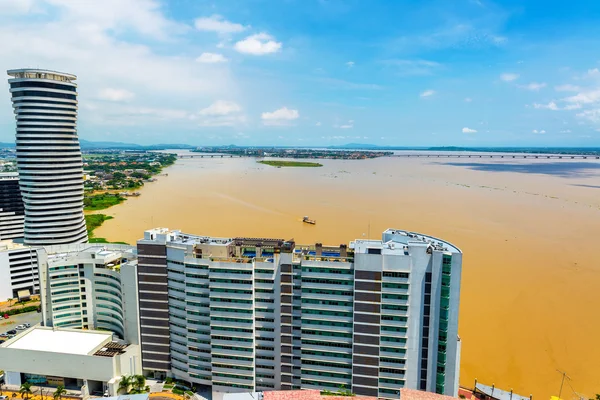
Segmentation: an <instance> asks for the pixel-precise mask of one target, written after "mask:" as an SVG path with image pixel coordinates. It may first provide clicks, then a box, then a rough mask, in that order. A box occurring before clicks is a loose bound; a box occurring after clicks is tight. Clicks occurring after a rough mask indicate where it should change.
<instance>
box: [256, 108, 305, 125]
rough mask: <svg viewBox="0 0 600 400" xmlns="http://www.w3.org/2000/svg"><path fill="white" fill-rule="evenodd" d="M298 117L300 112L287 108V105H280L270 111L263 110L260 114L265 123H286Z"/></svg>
mask: <svg viewBox="0 0 600 400" xmlns="http://www.w3.org/2000/svg"><path fill="white" fill-rule="evenodd" d="M299 117H300V113H299V112H298V110H293V109H289V108H287V107H282V108H280V109H278V110H275V111H272V112H269V111H265V112H264V113H262V114H261V116H260V118H261V119H262V121H263V124H265V125H287V124H289V123H290V122H291V121H293V120H295V119H298V118H299Z"/></svg>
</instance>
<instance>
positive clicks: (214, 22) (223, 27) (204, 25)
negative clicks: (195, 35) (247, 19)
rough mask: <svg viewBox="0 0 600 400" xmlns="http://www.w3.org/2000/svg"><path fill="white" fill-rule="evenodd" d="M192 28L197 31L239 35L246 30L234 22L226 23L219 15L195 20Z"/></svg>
mask: <svg viewBox="0 0 600 400" xmlns="http://www.w3.org/2000/svg"><path fill="white" fill-rule="evenodd" d="M194 26H195V27H196V29H198V30H199V31H205V32H217V33H220V34H227V33H239V32H243V31H244V30H246V27H245V26H243V25H241V24H237V23H234V22H230V21H227V20H226V19H224V18H223V17H222V16H220V15H212V16H210V17H201V18H197V19H196V20H195V21H194Z"/></svg>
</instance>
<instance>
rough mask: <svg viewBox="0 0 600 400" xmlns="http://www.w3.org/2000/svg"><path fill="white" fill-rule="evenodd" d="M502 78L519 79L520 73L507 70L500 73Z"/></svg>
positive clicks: (504, 79)
mask: <svg viewBox="0 0 600 400" xmlns="http://www.w3.org/2000/svg"><path fill="white" fill-rule="evenodd" d="M500 79H502V80H503V81H504V82H512V81H516V80H517V79H519V74H514V73H510V72H506V73H504V74H501V75H500Z"/></svg>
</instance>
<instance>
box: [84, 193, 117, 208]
mask: <svg viewBox="0 0 600 400" xmlns="http://www.w3.org/2000/svg"><path fill="white" fill-rule="evenodd" d="M125 200H126V199H125V197H123V196H119V195H118V194H111V193H100V194H95V195H92V196H87V197H85V198H84V199H83V207H84V210H85V211H97V210H104V209H105V208H108V207H112V206H115V205H117V204H121V203H122V202H124V201H125Z"/></svg>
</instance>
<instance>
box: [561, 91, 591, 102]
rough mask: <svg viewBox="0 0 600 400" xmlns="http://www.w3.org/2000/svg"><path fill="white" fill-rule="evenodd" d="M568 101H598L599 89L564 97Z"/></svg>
mask: <svg viewBox="0 0 600 400" xmlns="http://www.w3.org/2000/svg"><path fill="white" fill-rule="evenodd" d="M564 100H565V101H566V102H569V103H576V104H590V103H596V102H598V101H600V89H595V90H588V91H583V92H580V93H578V94H576V95H575V96H570V97H567V98H565V99H564Z"/></svg>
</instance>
